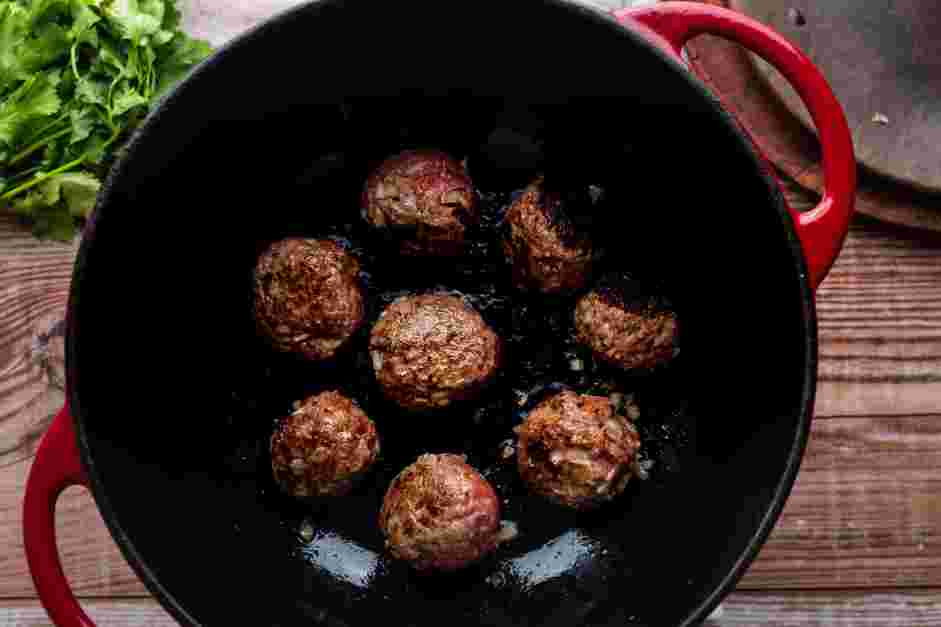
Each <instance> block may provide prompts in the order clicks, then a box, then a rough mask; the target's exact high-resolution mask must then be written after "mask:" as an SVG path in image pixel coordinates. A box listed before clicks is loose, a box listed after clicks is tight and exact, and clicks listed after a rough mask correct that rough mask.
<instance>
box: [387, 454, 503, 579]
mask: <svg viewBox="0 0 941 627" xmlns="http://www.w3.org/2000/svg"><path fill="white" fill-rule="evenodd" d="M379 526H380V528H381V529H382V533H383V534H384V535H385V537H386V546H387V547H388V548H389V551H390V552H391V553H392V555H394V556H395V557H396V558H398V559H402V560H407V561H408V562H409V563H410V564H411V565H412V566H413V567H414V568H416V569H417V570H429V569H436V570H456V569H458V568H462V567H464V566H467V565H468V564H470V563H472V562H475V561H477V560H478V559H480V558H481V557H483V556H484V555H486V554H487V553H489V552H490V551H492V550H493V549H494V548H496V546H497V543H498V542H499V537H500V533H499V532H500V501H499V499H498V498H497V494H496V492H494V490H493V487H492V486H491V485H490V484H489V483H488V482H487V480H486V479H484V478H483V477H482V476H480V473H478V472H477V471H476V470H474V469H473V468H471V467H470V466H468V465H467V463H466V462H465V458H464V456H463V455H450V454H442V455H422V456H421V457H419V458H418V460H417V461H416V462H415V463H413V464H412V465H410V466H408V467H407V468H405V470H403V471H402V472H401V473H399V475H398V476H397V477H396V478H395V479H394V480H393V481H392V484H391V485H390V486H389V490H388V491H387V492H386V496H385V499H384V500H383V502H382V510H381V511H380V512H379Z"/></svg>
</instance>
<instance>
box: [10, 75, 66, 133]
mask: <svg viewBox="0 0 941 627" xmlns="http://www.w3.org/2000/svg"><path fill="white" fill-rule="evenodd" d="M58 83H59V72H58V71H55V70H52V71H48V72H43V73H41V74H36V75H35V76H33V77H32V78H30V79H29V80H28V81H26V82H24V83H23V84H22V85H20V87H19V88H17V89H16V90H15V91H14V92H13V93H12V94H10V95H9V96H8V97H7V98H6V99H5V100H4V101H3V103H2V104H0V142H3V143H6V144H9V145H12V144H14V143H15V141H16V139H17V138H18V136H19V135H20V134H21V133H22V132H23V131H25V130H26V129H27V127H28V125H29V124H30V123H32V122H34V121H35V120H36V118H38V117H42V116H49V115H52V114H54V113H56V112H57V111H58V110H59V107H60V106H61V104H62V103H61V101H60V100H59V96H58V95H57V94H56V85H58Z"/></svg>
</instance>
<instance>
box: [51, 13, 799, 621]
mask: <svg viewBox="0 0 941 627" xmlns="http://www.w3.org/2000/svg"><path fill="white" fill-rule="evenodd" d="M452 85H458V86H473V88H472V89H471V88H465V87H452ZM402 86H412V87H414V88H403V87H402ZM415 146H432V147H437V148H443V149H446V150H449V151H451V152H452V153H454V154H456V155H458V156H460V157H467V158H468V162H469V167H470V169H471V175H472V176H473V177H474V180H475V183H476V184H477V186H478V187H479V188H480V190H481V194H482V197H483V198H484V200H485V206H486V208H487V215H488V216H489V221H488V222H487V223H486V224H485V227H484V228H483V229H482V230H481V231H480V232H479V233H477V234H476V235H475V237H476V238H477V241H476V243H475V245H474V247H473V248H472V253H471V254H470V255H468V257H466V258H465V259H462V260H460V261H459V262H457V263H428V262H420V263H419V262H409V261H408V260H405V259H401V258H398V257H396V256H395V255H393V254H390V253H389V252H388V251H387V250H386V249H385V248H383V245H382V243H381V242H378V241H376V240H375V239H374V238H371V236H370V234H369V233H367V232H366V230H365V229H364V225H363V223H362V221H361V218H360V216H359V211H358V201H359V194H360V191H361V188H362V184H363V181H364V180H365V177H366V173H367V171H368V169H369V168H370V167H371V166H372V165H374V164H375V163H376V161H377V160H381V159H382V158H383V157H385V156H387V155H389V154H391V153H393V152H395V151H397V150H399V149H401V148H404V147H415ZM537 172H545V173H546V174H547V176H548V177H550V178H552V179H553V180H554V181H556V182H557V184H558V185H560V186H561V187H563V188H564V189H566V190H569V191H571V193H572V194H573V195H574V196H575V197H577V198H581V199H585V198H586V196H587V190H589V189H590V188H591V187H592V186H594V188H595V189H596V190H597V189H601V190H603V191H604V195H603V197H602V198H601V200H599V201H597V202H596V203H592V202H588V201H585V202H583V203H582V204H580V205H576V206H579V207H581V208H580V209H579V210H578V213H577V216H576V217H577V220H578V221H579V223H580V224H582V225H583V226H584V227H585V228H586V229H588V230H590V232H591V233H592V235H593V237H594V238H595V241H596V243H597V244H599V245H601V246H602V247H603V248H605V249H606V257H605V260H604V267H605V269H606V270H611V271H628V272H631V273H633V274H634V275H637V276H640V277H642V278H646V279H650V280H652V281H656V282H658V283H659V284H660V285H662V287H663V289H664V290H666V291H667V293H668V295H669V296H670V297H671V298H672V299H673V300H674V302H675V304H676V306H677V308H678V311H679V313H680V318H681V321H682V323H683V330H684V337H683V345H682V352H681V353H680V355H679V357H678V358H677V359H676V360H675V362H674V363H673V364H672V365H671V366H670V367H669V368H666V369H663V370H661V371H659V372H656V373H654V374H652V375H651V376H646V377H624V376H619V375H617V374H615V373H612V372H610V371H606V370H604V369H603V368H601V367H599V366H596V365H594V364H593V363H591V360H590V359H586V360H585V363H586V364H587V367H586V369H585V370H582V371H573V370H572V369H571V368H570V367H569V364H570V361H571V360H572V358H573V357H585V356H584V355H579V354H578V349H577V347H575V346H574V344H573V343H572V342H571V340H570V338H569V327H570V326H571V322H570V318H571V311H572V306H573V303H574V299H573V298H568V299H555V300H545V299H538V298H521V297H517V296H513V295H512V294H513V293H512V291H511V290H510V289H509V288H508V287H507V277H508V270H507V268H506V267H505V266H504V265H503V263H502V260H501V257H500V251H499V246H497V245H496V244H495V242H496V239H495V237H496V233H497V227H496V226H495V223H496V222H497V221H498V218H499V212H500V210H501V209H502V208H504V207H505V204H506V202H507V201H508V199H509V198H510V197H511V196H512V192H513V190H516V189H519V188H520V187H522V186H523V185H525V183H526V182H527V180H529V179H530V178H531V177H533V176H534V175H535V174H536V173H537ZM288 234H298V235H309V236H317V235H325V234H331V235H340V236H343V237H346V238H347V239H349V240H351V241H352V243H353V244H354V245H355V246H357V247H358V249H359V250H360V251H361V254H362V255H363V260H364V266H365V268H366V270H367V272H368V273H369V286H370V294H371V313H370V315H371V316H372V317H373V318H374V317H375V316H376V315H377V314H378V310H379V309H380V308H381V306H382V305H383V304H384V303H385V302H388V299H389V298H390V297H391V295H393V294H395V293H399V292H400V291H402V290H410V291H415V290H424V289H430V288H434V287H444V288H447V289H457V290H460V291H462V292H464V293H465V294H467V295H468V296H470V297H471V298H472V299H473V300H474V302H475V303H477V304H478V306H479V307H480V308H481V310H482V311H483V313H484V315H485V317H486V318H487V319H488V320H489V321H490V322H491V324H492V325H493V326H494V327H495V328H496V329H497V330H498V332H500V333H501V335H503V337H504V339H506V340H507V361H508V363H509V364H510V365H509V366H508V367H507V369H506V370H505V371H504V372H503V373H502V375H501V378H500V381H499V382H498V384H497V385H496V386H494V387H493V388H492V389H491V390H490V391H489V392H488V394H487V396H486V397H485V398H484V399H483V400H482V401H481V402H480V403H478V404H476V405H475V406H473V407H470V408H465V409H459V410H454V411H449V412H446V413H444V414H440V415H437V416H433V417H426V418H416V417H413V416H407V415H404V414H402V413H401V412H398V411H396V410H395V409H394V408H393V407H391V406H390V405H389V404H388V403H386V402H384V401H383V400H382V398H381V396H380V395H379V394H378V392H377V390H376V388H375V384H374V382H373V380H372V377H371V373H370V370H369V367H368V360H366V359H365V354H364V347H365V341H366V336H367V333H368V329H366V330H365V331H364V332H363V333H361V334H360V336H358V337H357V338H356V341H355V343H354V347H353V351H352V352H351V353H349V354H347V355H345V356H343V357H342V358H341V359H339V360H338V361H337V362H336V363H332V364H329V365H326V366H313V365H304V364H302V363H299V362H297V361H294V360H291V359H288V358H284V357H279V356H277V355H274V354H272V353H271V352H270V351H269V350H268V349H267V348H266V347H265V346H263V345H262V344H261V342H260V341H259V340H258V339H256V337H255V335H254V331H253V327H252V321H251V312H250V306H251V293H250V282H249V280H250V272H251V269H252V266H253V264H254V261H255V256H256V255H257V253H258V252H259V250H260V249H261V247H263V246H264V245H265V244H266V243H267V242H270V241H271V240H273V239H275V238H278V237H282V236H284V235H288ZM800 270H801V262H800V260H799V257H798V253H797V248H796V245H795V243H794V239H793V235H792V231H791V227H790V225H789V222H788V220H787V218H786V216H785V214H784V212H783V205H782V204H781V201H780V198H779V197H778V196H777V195H776V193H775V192H774V191H773V189H772V187H771V186H770V185H769V182H768V179H767V178H766V177H765V175H764V174H763V173H762V171H761V169H760V168H759V167H758V165H757V161H756V160H755V158H754V156H753V154H752V153H751V152H750V151H749V149H747V147H746V144H745V143H744V142H743V141H742V140H741V138H740V137H739V136H737V135H736V132H735V131H734V129H733V126H732V125H731V124H730V123H729V122H728V120H727V119H726V118H725V117H724V115H723V114H721V113H720V112H719V111H718V109H717V107H716V105H715V103H714V102H712V101H711V100H710V99H709V98H708V97H706V96H705V95H704V92H702V91H701V90H700V89H699V88H698V87H696V86H695V85H693V83H692V82H691V81H690V80H689V79H688V78H687V77H686V76H684V75H683V73H682V71H680V70H679V69H678V67H677V66H676V65H674V64H672V63H670V62H667V61H666V60H664V58H663V57H662V56H661V55H660V54H659V53H656V52H655V51H654V50H653V49H652V48H650V47H649V46H648V45H647V44H644V43H643V42H641V41H640V40H639V39H638V38H636V37H635V36H632V35H630V34H628V33H626V32H624V31H622V30H621V29H619V27H617V26H616V25H614V24H613V22H609V21H608V20H607V18H604V17H602V16H598V15H595V14H593V13H591V12H588V11H587V10H584V9H578V8H575V7H571V6H567V5H562V4H558V5H557V4H555V3H542V2H535V1H529V0H526V1H522V0H517V1H515V2H512V3H506V2H503V3H496V2H483V1H479V0H478V1H475V2H468V3H440V2H427V3H426V2H396V3H367V2H358V1H352V0H350V1H348V2H322V3H318V4H313V5H309V6H305V7H303V8H301V9H298V10H296V11H293V12H291V13H290V14H288V15H286V16H284V17H282V18H280V19H278V20H275V21H273V22H271V23H270V24H268V25H267V26H265V27H263V28H261V29H259V30H257V31H254V32H253V33H252V34H251V35H249V36H248V37H246V38H244V39H243V40H241V41H239V42H238V43H236V44H235V45H232V46H230V47H229V48H227V49H226V50H225V51H223V52H222V53H221V54H219V55H218V56H217V57H216V58H215V59H214V60H212V61H210V62H209V63H208V64H207V65H206V66H205V67H203V68H201V69H200V71H199V72H198V73H197V75H196V76H194V77H193V80H191V81H189V82H188V83H186V84H185V85H184V86H183V87H182V88H181V89H180V90H179V91H178V92H176V93H175V94H174V95H173V97H172V98H171V99H170V100H169V102H167V103H166V105H165V106H164V107H163V108H162V109H161V110H160V111H159V113H158V114H157V115H155V116H154V117H153V118H152V119H151V120H150V121H149V123H148V125H147V127H146V128H145V129H144V131H143V132H142V133H141V134H140V135H139V136H138V138H137V139H136V141H135V142H134V143H133V146H132V148H131V149H130V150H129V153H128V154H127V156H126V158H125V160H124V162H123V164H122V166H121V168H120V170H119V171H118V173H117V175H116V176H114V177H113V179H112V180H111V181H110V184H109V187H108V189H107V191H106V193H105V195H104V199H103V201H102V204H101V206H100V208H99V213H98V215H97V218H96V220H95V223H94V225H93V227H92V228H91V229H89V232H88V234H87V237H86V241H85V244H84V246H83V248H82V253H81V257H80V261H79V264H78V268H77V275H76V281H75V288H74V293H73V307H74V308H73V310H72V313H71V318H70V350H69V373H70V385H71V390H72V394H73V403H74V406H75V409H76V412H77V414H78V418H79V424H80V432H81V438H80V439H81V441H82V447H83V452H84V455H85V459H86V462H87V463H88V464H89V469H90V472H91V475H92V478H93V481H94V488H95V496H96V498H97V500H98V503H99V505H100V507H101V508H102V510H103V512H104V516H105V518H106V519H107V520H108V522H109V524H110V525H111V528H112V531H113V532H114V533H115V535H116V537H117V538H118V540H119V542H120V543H121V544H122V546H123V548H124V549H125V550H126V552H127V554H128V555H129V557H130V559H131V561H132V562H134V563H135V566H137V567H138V570H139V572H141V573H142V574H143V575H144V577H145V580H146V581H147V583H148V584H149V585H150V586H151V588H152V589H153V590H154V591H155V592H157V593H158V594H159V595H160V596H161V598H162V599H163V600H164V601H165V602H166V603H167V604H168V606H169V607H170V608H171V610H172V611H173V612H174V614H175V615H176V616H177V617H178V618H179V619H181V620H184V621H190V622H193V623H198V624H211V625H306V624H311V623H312V622H313V623H315V624H328V625H355V624H367V623H369V622H370V618H369V617H370V616H371V615H372V613H374V612H378V613H379V614H378V615H379V616H382V617H383V620H384V621H388V622H389V623H390V624H396V625H397V624H410V625H425V624H438V623H440V622H441V621H449V622H454V623H459V624H484V625H506V624H514V625H523V624H525V625H560V626H561V625H565V626H568V625H572V624H575V623H584V624H612V625H614V624H619V625H624V624H651V625H652V624H657V625H660V624H679V623H682V622H683V621H685V620H687V619H689V618H690V617H691V616H695V615H696V613H697V612H701V611H704V610H705V609H707V608H708V606H709V605H710V603H711V601H712V600H714V599H713V598H712V595H713V594H714V593H715V592H716V591H717V590H718V589H720V588H721V587H723V586H726V585H727V584H728V583H729V582H730V580H731V578H732V576H733V574H734V573H735V572H736V566H737V565H738V564H739V562H740V561H741V560H742V559H743V558H744V559H746V560H747V559H748V558H750V557H751V555H752V551H753V549H754V548H755V546H756V544H757V543H758V542H760V540H762V539H763V534H764V533H766V532H767V530H768V525H767V523H769V522H773V518H774V517H775V516H776V514H777V511H778V507H779V505H780V501H781V499H783V496H784V495H785V494H786V492H787V489H788V488H789V486H790V482H791V480H792V479H793V473H794V472H795V471H796V462H797V459H798V458H799V455H800V452H801V451H802V447H803V438H804V436H805V429H806V420H807V411H808V408H809V404H810V398H811V394H812V382H813V377H814V363H815V362H814V357H813V352H814V350H815V346H814V330H813V323H812V318H813V315H812V305H811V304H810V301H809V292H808V290H807V287H806V285H805V284H804V282H803V281H802V279H801V277H800ZM605 382H607V383H611V382H615V383H617V384H618V385H620V386H622V387H624V388H625V389H626V390H627V391H631V392H634V393H635V394H636V397H637V399H638V402H639V404H640V406H641V411H642V413H643V416H642V419H641V423H640V425H641V430H642V434H643V435H644V437H645V441H646V444H645V449H644V451H645V455H646V456H647V457H648V458H650V459H651V460H653V461H654V466H653V469H652V471H651V477H650V479H649V480H647V481H643V482H642V481H635V482H633V483H632V484H631V485H630V486H629V488H628V491H627V493H626V494H625V495H624V496H623V497H622V498H620V499H619V500H617V501H616V502H615V503H613V504H611V505H610V506H608V507H605V508H603V509H602V510H601V511H598V512H594V513H591V514H579V515H575V514H572V513H569V512H567V511H562V510H560V509H558V508H555V507H553V506H551V505H548V504H546V503H544V502H542V501H541V500H539V499H537V498H532V497H529V496H527V495H526V493H525V490H524V488H523V487H522V486H521V485H520V483H519V480H518V479H517V478H516V473H515V470H514V468H513V465H512V463H507V462H503V461H501V460H500V457H499V449H500V444H501V442H503V441H504V440H505V439H507V438H509V437H511V436H512V432H511V429H512V427H513V426H514V425H515V424H517V423H518V422H519V420H520V419H521V415H522V413H523V411H525V408H526V406H524V407H523V408H522V409H521V408H520V406H519V403H518V401H519V399H520V392H532V391H533V390H536V393H535V394H533V395H532V396H533V397H534V398H535V397H538V390H539V389H542V388H545V387H546V386H550V385H551V384H563V385H568V386H571V387H575V388H576V389H581V390H590V389H596V388H597V386H598V385H599V384H600V383H605ZM325 387H339V388H341V389H344V390H346V391H347V392H348V393H349V394H351V395H352V396H354V397H355V398H357V400H359V401H360V403H361V404H362V405H363V407H364V408H365V409H366V411H367V412H368V413H369V414H370V415H371V416H372V417H373V418H374V419H375V420H376V422H377V423H378V427H379V430H380V433H381V437H382V438H383V444H384V446H383V449H384V452H383V455H382V459H381V462H380V464H379V465H378V468H377V470H376V471H375V472H374V473H373V474H372V475H370V477H369V478H368V479H367V480H366V482H365V483H364V485H362V486H361V487H360V488H359V489H358V490H357V492H356V493H355V494H354V495H353V496H350V497H345V498H342V499H339V500H336V501H334V502H328V503H325V504H300V503H296V502H292V501H290V500H288V499H286V498H284V497H281V496H279V495H278V493H277V491H276V490H275V489H274V488H273V485H272V482H271V480H270V478H269V470H268V457H267V450H266V441H267V438H268V435H269V434H270V431H271V429H272V426H273V423H274V421H275V420H276V419H277V418H279V417H280V416H281V415H283V414H284V413H285V412H286V411H287V409H288V408H289V406H290V403H291V402H292V401H293V400H296V399H298V398H300V397H301V396H302V395H304V394H306V393H310V392H313V391H316V390H318V389H323V388H325ZM531 402H532V399H530V404H531ZM425 451H461V452H466V453H467V454H468V455H469V461H471V463H473V464H474V465H475V466H477V467H478V468H480V469H481V470H482V471H484V472H485V474H486V475H487V476H488V477H490V478H491V480H492V481H493V482H494V484H495V486H496V487H497V490H498V492H499V493H500V495H501V497H502V498H504V499H505V510H504V517H505V518H507V519H511V520H514V521H515V522H516V523H517V524H518V526H519V529H520V536H519V537H518V538H517V539H516V540H514V541H513V542H510V543H508V544H506V545H504V546H502V547H501V548H500V549H499V550H498V551H497V553H496V554H495V555H493V556H492V557H491V558H489V559H486V560H485V561H484V562H482V563H481V564H480V565H478V566H475V567H472V568H470V569H468V570H465V571H463V572H460V573H456V574H451V575H446V576H434V577H421V576H417V575H415V574H413V573H412V572H410V570H409V569H408V567H407V566H405V565H403V564H400V563H396V562H394V561H392V560H390V559H389V558H388V557H386V556H385V555H384V552H383V546H382V538H381V536H380V533H379V531H378V529H377V527H376V516H377V513H378V508H379V504H380V502H381V498H382V495H383V493H384V492H385V489H386V487H387V485H388V482H389V481H390V480H391V478H392V477H393V476H394V475H395V474H396V473H397V472H398V471H399V470H401V468H402V467H404V466H405V465H406V464H407V463H409V462H411V461H412V460H413V459H414V458H415V456H417V455H418V454H419V453H421V452H425ZM305 521H306V523H305ZM308 523H309V525H310V526H311V528H312V529H313V537H312V538H311V539H310V540H305V539H304V538H303V537H302V534H300V533H299V530H300V529H301V527H302V526H304V525H305V524H308Z"/></svg>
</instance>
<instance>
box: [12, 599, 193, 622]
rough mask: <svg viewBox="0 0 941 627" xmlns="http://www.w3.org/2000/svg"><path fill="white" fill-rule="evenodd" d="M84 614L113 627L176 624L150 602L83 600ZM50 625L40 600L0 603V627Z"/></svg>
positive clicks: (160, 608)
mask: <svg viewBox="0 0 941 627" xmlns="http://www.w3.org/2000/svg"><path fill="white" fill-rule="evenodd" d="M82 608H83V609H84V610H85V613H87V614H88V615H89V617H90V618H91V619H92V620H93V621H94V622H95V624H97V625H109V626H112V625H113V626H114V627H172V626H175V625H177V624H178V623H176V622H175V621H174V620H173V619H172V618H171V617H170V615H169V614H167V612H166V611H164V609H163V608H162V607H161V606H160V605H159V604H158V603H157V602H156V601H154V600H152V599H135V600H126V599H102V600H88V599H85V600H83V601H82ZM51 625H52V622H51V621H50V620H49V617H48V616H47V615H46V610H45V609H43V607H42V605H41V604H40V603H39V601H31V600H13V601H0V627H50V626H51Z"/></svg>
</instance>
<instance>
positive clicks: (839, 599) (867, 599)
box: [704, 590, 941, 627]
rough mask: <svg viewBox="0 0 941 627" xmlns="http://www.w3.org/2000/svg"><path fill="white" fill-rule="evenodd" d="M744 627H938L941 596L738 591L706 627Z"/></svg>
mask: <svg viewBox="0 0 941 627" xmlns="http://www.w3.org/2000/svg"><path fill="white" fill-rule="evenodd" d="M740 625H749V626H751V625H774V626H775V627H807V626H808V625H826V626H828V627H849V626H851V625H852V626H853V627H857V626H862V625H871V626H873V627H875V626H877V625H878V626H879V627H909V626H910V625H919V626H921V627H937V626H938V625H941V591H938V590H905V591H886V592H837V593H829V592H825V593H819V592H810V593H809V592H783V593H781V592H779V593H767V592H760V593H743V592H735V593H733V594H731V595H729V596H728V597H727V598H726V599H725V601H723V602H722V604H721V605H720V606H719V607H718V608H717V609H716V611H715V612H713V614H712V616H711V617H710V618H709V620H707V621H706V622H705V623H704V627H734V626H740Z"/></svg>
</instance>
